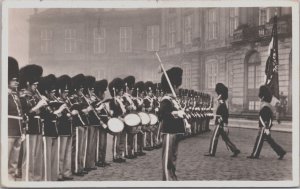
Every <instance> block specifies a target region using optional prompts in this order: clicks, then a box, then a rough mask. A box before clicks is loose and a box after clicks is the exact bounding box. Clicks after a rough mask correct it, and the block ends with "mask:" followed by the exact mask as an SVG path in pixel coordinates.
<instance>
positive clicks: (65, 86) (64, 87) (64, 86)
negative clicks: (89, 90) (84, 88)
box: [56, 75, 72, 92]
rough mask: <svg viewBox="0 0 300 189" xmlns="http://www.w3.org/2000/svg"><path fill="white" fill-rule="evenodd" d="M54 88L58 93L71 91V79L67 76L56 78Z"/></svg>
mask: <svg viewBox="0 0 300 189" xmlns="http://www.w3.org/2000/svg"><path fill="white" fill-rule="evenodd" d="M56 88H57V90H58V91H60V92H64V91H67V92H69V91H71V90H72V89H71V77H70V76H68V75H62V76H60V77H59V78H57V84H56Z"/></svg>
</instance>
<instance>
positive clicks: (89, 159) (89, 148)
mask: <svg viewBox="0 0 300 189" xmlns="http://www.w3.org/2000/svg"><path fill="white" fill-rule="evenodd" d="M95 82H96V79H95V77H93V76H85V82H84V87H85V88H84V96H85V97H84V99H85V101H86V102H87V103H88V104H89V105H91V104H92V103H95V102H97V101H99V100H98V98H97V96H96V95H95V93H94V84H95ZM91 108H93V107H91ZM88 120H89V125H88V127H87V137H86V159H85V165H86V166H85V167H86V170H87V171H91V170H96V169H97V167H96V165H95V163H96V155H95V154H96V147H97V145H95V144H96V142H97V132H96V131H97V128H98V127H100V121H101V120H100V117H99V116H98V114H97V112H96V110H95V109H93V110H92V111H90V112H89V114H88Z"/></svg>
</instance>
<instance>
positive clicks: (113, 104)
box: [109, 97, 125, 117]
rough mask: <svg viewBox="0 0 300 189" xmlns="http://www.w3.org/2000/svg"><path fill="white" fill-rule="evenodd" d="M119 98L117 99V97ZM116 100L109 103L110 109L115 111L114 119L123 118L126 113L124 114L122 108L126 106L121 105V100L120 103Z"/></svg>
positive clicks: (113, 99)
mask: <svg viewBox="0 0 300 189" xmlns="http://www.w3.org/2000/svg"><path fill="white" fill-rule="evenodd" d="M115 98H117V97H115ZM115 98H112V99H111V100H110V102H109V107H110V109H111V110H112V111H113V113H112V117H119V116H122V115H123V114H124V113H125V112H123V110H122V108H121V106H124V104H120V103H122V102H121V99H120V100H119V101H117V100H115Z"/></svg>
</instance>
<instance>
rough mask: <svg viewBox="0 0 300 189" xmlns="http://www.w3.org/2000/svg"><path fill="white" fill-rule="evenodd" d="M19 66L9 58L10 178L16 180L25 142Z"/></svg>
mask: <svg viewBox="0 0 300 189" xmlns="http://www.w3.org/2000/svg"><path fill="white" fill-rule="evenodd" d="M18 86H19V64H18V62H17V60H16V59H14V58H12V57H8V176H9V179H10V180H15V179H16V177H17V175H18V164H19V162H18V161H19V157H20V156H23V154H20V150H21V146H22V141H24V140H25V130H24V129H25V128H24V121H26V119H24V117H23V116H24V114H23V112H22V107H21V102H20V98H19V94H18Z"/></svg>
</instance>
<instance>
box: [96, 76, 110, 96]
mask: <svg viewBox="0 0 300 189" xmlns="http://www.w3.org/2000/svg"><path fill="white" fill-rule="evenodd" d="M107 86H108V82H107V80H106V79H103V80H100V81H96V82H95V84H94V89H95V94H96V95H98V94H99V93H100V92H101V93H103V92H104V91H106V89H107Z"/></svg>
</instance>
